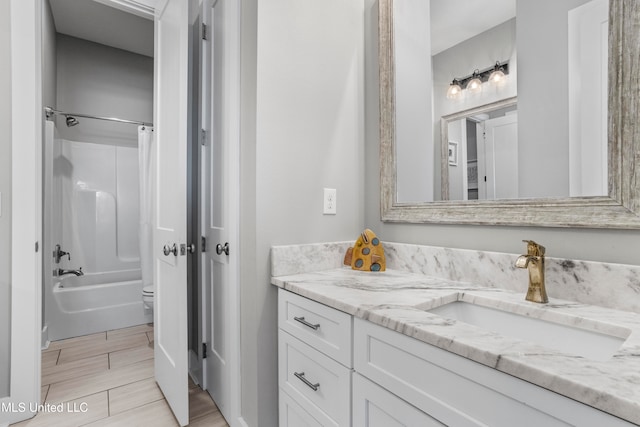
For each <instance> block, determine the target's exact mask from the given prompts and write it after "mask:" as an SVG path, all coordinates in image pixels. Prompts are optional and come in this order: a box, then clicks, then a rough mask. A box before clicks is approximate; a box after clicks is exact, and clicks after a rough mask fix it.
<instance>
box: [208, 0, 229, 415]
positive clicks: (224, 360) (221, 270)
mask: <svg viewBox="0 0 640 427" xmlns="http://www.w3.org/2000/svg"><path fill="white" fill-rule="evenodd" d="M205 3H206V5H207V6H208V7H205V14H204V20H205V22H206V23H207V25H208V26H209V28H211V29H212V31H210V33H211V34H210V37H209V39H208V43H207V45H208V49H206V50H207V52H206V53H205V55H204V58H205V60H204V61H203V63H204V67H205V70H204V73H203V75H204V76H205V77H204V79H205V82H204V87H205V88H206V90H207V91H208V93H207V96H206V97H205V103H206V104H207V105H206V106H205V108H203V111H204V112H205V114H206V117H203V123H205V130H206V135H207V136H208V139H207V141H206V144H205V145H204V146H203V152H202V158H203V162H204V164H203V172H204V176H203V178H204V182H203V185H202V189H203V195H202V202H203V203H202V207H203V214H202V219H203V224H202V229H203V232H204V233H205V237H206V240H207V245H208V250H207V251H206V252H204V253H203V254H202V256H203V263H202V265H203V276H204V277H203V283H204V295H205V296H206V298H207V303H206V305H207V309H206V313H207V315H206V319H205V322H206V325H205V329H206V341H207V345H208V352H207V353H208V354H207V358H206V359H205V376H206V388H207V390H208V391H209V393H210V394H211V396H212V397H213V399H214V400H215V402H216V405H217V406H218V408H219V409H220V412H222V414H223V415H224V416H225V417H228V418H229V416H230V412H229V399H230V391H229V390H230V371H229V346H230V337H229V330H230V328H229V326H230V325H229V323H230V320H229V319H230V311H229V296H230V295H229V292H230V289H229V277H228V274H229V270H228V266H229V260H230V258H231V257H234V256H235V253H234V249H235V248H234V247H232V245H231V243H230V239H229V235H228V229H227V223H228V212H229V211H228V209H227V207H228V206H229V200H228V197H227V191H226V190H227V187H226V186H227V185H228V184H229V180H228V179H225V178H226V177H227V176H228V173H229V160H228V156H229V151H228V149H227V143H228V141H229V138H230V136H229V128H230V126H229V121H228V116H227V111H226V109H225V105H226V104H225V99H227V95H226V93H225V91H226V90H227V88H226V86H225V79H226V78H227V76H226V75H225V56H224V53H225V47H224V45H225V31H224V26H223V22H224V8H225V6H226V5H227V0H218V1H215V2H213V1H211V0H205ZM212 4H213V6H212Z"/></svg>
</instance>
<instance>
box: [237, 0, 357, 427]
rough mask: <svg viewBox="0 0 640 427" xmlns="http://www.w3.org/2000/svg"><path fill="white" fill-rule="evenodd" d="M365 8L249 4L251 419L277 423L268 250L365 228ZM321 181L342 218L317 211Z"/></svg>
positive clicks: (246, 358) (245, 232)
mask: <svg viewBox="0 0 640 427" xmlns="http://www.w3.org/2000/svg"><path fill="white" fill-rule="evenodd" d="M362 5H363V3H362V0H349V1H344V0H325V1H322V2H301V1H299V0H272V1H268V2H259V5H258V2H253V1H245V2H243V19H244V21H243V24H246V25H243V28H244V30H243V31H244V33H243V41H242V43H243V45H242V49H243V59H244V60H245V61H244V62H243V94H242V97H243V101H244V102H245V103H246V104H245V106H244V109H243V118H242V120H243V124H242V126H243V128H242V135H243V136H242V138H243V141H242V148H241V150H242V151H241V162H242V164H241V170H242V171H243V172H242V178H241V179H242V197H243V199H242V206H241V209H240V211H241V212H242V218H241V221H242V223H241V233H242V234H241V240H242V241H241V245H242V248H243V249H242V251H243V252H242V262H243V269H242V273H241V274H242V275H241V282H242V283H241V286H242V301H241V311H242V320H241V325H242V333H241V340H242V343H241V344H242V349H241V354H242V378H243V384H242V390H243V396H242V413H243V417H244V418H245V420H246V421H247V422H248V424H249V425H250V426H258V425H259V426H276V425H277V423H278V420H277V414H278V405H277V402H278V381H277V320H276V314H277V303H276V295H277V293H276V289H275V288H274V287H273V286H271V285H270V284H269V283H270V267H269V250H270V247H271V246H272V245H278V244H295V243H310V242H318V241H335V240H350V239H353V240H354V241H355V238H356V237H357V235H358V233H360V232H361V231H362V228H363V222H362V218H363V217H364V213H363V205H364V194H363V192H362V189H363V186H364V184H363V181H362V180H363V167H364V166H363V154H364V151H363V144H364V135H363V133H362V130H363V117H364V110H363V102H362V100H363V87H362V82H363V77H362V76H363V21H362ZM252 24H253V25H255V26H257V30H256V31H255V32H254V30H253V29H252V28H249V27H250V26H251V25H252ZM248 26H249V27H248ZM254 28H255V27H254ZM253 58H255V59H253ZM254 61H255V62H254ZM254 64H255V65H254ZM254 67H255V68H254ZM254 87H255V91H254V90H253V88H254ZM253 100H255V103H254V105H255V110H253V107H252V106H251V103H252V101H253ZM254 123H255V133H253V131H254V128H253V124H254ZM323 187H330V188H335V189H337V215H333V216H326V215H322V205H323V204H322V196H323V190H322V189H323Z"/></svg>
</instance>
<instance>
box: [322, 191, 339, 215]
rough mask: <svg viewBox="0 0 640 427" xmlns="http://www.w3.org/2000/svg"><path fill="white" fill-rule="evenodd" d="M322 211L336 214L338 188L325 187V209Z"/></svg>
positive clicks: (327, 213)
mask: <svg viewBox="0 0 640 427" xmlns="http://www.w3.org/2000/svg"><path fill="white" fill-rule="evenodd" d="M322 213H323V214H324V215H335V214H336V189H335V188H325V189H324V210H323V211H322Z"/></svg>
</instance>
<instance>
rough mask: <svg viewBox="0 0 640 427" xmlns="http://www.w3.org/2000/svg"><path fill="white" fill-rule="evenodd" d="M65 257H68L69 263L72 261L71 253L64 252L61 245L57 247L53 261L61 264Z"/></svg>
mask: <svg viewBox="0 0 640 427" xmlns="http://www.w3.org/2000/svg"><path fill="white" fill-rule="evenodd" d="M65 255H66V256H68V257H69V261H71V254H70V253H69V252H65V251H63V250H62V248H61V247H60V245H56V249H55V250H54V251H53V259H54V261H55V263H56V264H60V258H62V257H63V256H65Z"/></svg>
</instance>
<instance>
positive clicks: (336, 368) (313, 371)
mask: <svg viewBox="0 0 640 427" xmlns="http://www.w3.org/2000/svg"><path fill="white" fill-rule="evenodd" d="M352 325H353V319H352V316H350V315H348V314H346V313H343V312H341V311H338V310H335V309H333V308H330V307H327V306H325V305H322V304H319V303H317V302H314V301H311V300H309V299H307V298H303V297H300V296H298V295H296V294H293V293H291V292H287V291H284V290H282V289H280V290H279V292H278V327H279V330H278V386H279V388H280V392H279V395H280V404H279V405H280V407H279V411H280V415H279V418H280V426H281V427H286V426H290V427H299V426H307V425H308V426H317V425H322V426H350V425H351V375H352V350H351V349H352V344H353V335H352V330H353V326H352Z"/></svg>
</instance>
